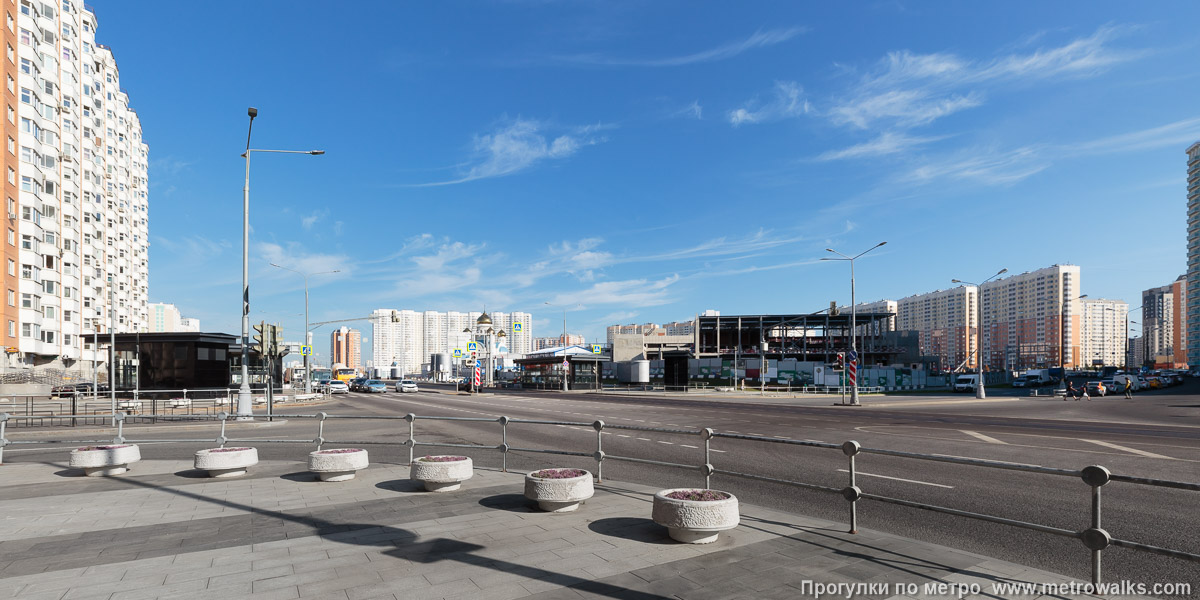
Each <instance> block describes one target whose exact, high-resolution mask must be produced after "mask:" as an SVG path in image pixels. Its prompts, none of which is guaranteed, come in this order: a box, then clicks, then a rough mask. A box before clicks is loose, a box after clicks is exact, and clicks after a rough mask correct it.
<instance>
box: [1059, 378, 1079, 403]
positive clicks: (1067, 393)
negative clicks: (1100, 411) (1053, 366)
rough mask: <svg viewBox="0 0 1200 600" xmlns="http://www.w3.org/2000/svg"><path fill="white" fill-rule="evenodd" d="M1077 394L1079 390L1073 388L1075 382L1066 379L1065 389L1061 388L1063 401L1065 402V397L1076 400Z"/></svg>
mask: <svg viewBox="0 0 1200 600" xmlns="http://www.w3.org/2000/svg"><path fill="white" fill-rule="evenodd" d="M1078 396H1079V390H1076V389H1075V382H1073V381H1070V380H1068V381H1067V389H1065V390H1063V402H1066V401H1067V398H1075V399H1076V400H1078V399H1079V397H1078Z"/></svg>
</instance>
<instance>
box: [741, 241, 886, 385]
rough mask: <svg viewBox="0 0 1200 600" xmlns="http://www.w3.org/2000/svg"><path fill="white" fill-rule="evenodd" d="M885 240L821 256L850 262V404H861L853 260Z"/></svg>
mask: <svg viewBox="0 0 1200 600" xmlns="http://www.w3.org/2000/svg"><path fill="white" fill-rule="evenodd" d="M886 243H887V242H879V243H878V244H875V245H874V246H871V247H870V248H867V249H866V250H863V251H862V252H859V253H858V254H857V255H855V256H846V255H845V254H842V253H841V252H838V251H837V250H834V249H833V248H826V249H825V251H826V252H832V253H834V254H836V255H838V256H840V257H841V258H822V259H821V260H844V261H849V263H850V359H851V360H852V361H854V368H855V372H854V383H853V385H851V386H850V406H861V404H860V403H859V401H858V364H859V363H858V331H857V325H858V323H857V317H858V310H857V307H856V306H855V301H854V261H855V260H858V259H859V258H861V257H862V255H864V254H866V253H868V252H870V251H872V250H874V249H876V248H878V247H880V246H882V245H884V244H886ZM764 363H765V361H764Z"/></svg>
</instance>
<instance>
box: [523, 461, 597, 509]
mask: <svg viewBox="0 0 1200 600" xmlns="http://www.w3.org/2000/svg"><path fill="white" fill-rule="evenodd" d="M573 473H581V475H575V476H573V477H564V476H563V475H570V474H573ZM594 493H595V489H594V488H593V487H592V474H591V473H589V472H587V471H584V470H582V469H542V470H541V471H534V472H532V473H529V474H528V475H526V476H525V497H526V498H529V499H530V500H533V501H535V502H537V503H538V507H539V508H541V509H542V510H544V511H546V512H571V511H573V510H577V509H578V508H579V503H580V502H583V501H584V500H587V499H588V498H591V497H592V494H594Z"/></svg>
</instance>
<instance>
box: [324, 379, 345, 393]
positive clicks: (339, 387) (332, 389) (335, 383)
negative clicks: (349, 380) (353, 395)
mask: <svg viewBox="0 0 1200 600" xmlns="http://www.w3.org/2000/svg"><path fill="white" fill-rule="evenodd" d="M329 393H330V394H349V393H350V386H348V385H346V382H345V381H341V380H338V379H333V380H331V381H330V382H329Z"/></svg>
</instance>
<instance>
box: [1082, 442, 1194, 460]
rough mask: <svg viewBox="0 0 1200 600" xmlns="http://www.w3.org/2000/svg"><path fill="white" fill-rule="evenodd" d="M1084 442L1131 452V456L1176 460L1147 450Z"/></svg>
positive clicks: (1105, 443) (1108, 443) (1107, 443)
mask: <svg viewBox="0 0 1200 600" xmlns="http://www.w3.org/2000/svg"><path fill="white" fill-rule="evenodd" d="M1083 441H1085V442H1089V443H1092V444H1096V445H1097V446H1104V447H1105V448H1112V449H1113V450H1120V451H1122V452H1129V453H1131V454H1137V455H1138V456H1145V457H1147V458H1161V459H1164V460H1175V459H1174V458H1171V457H1170V456H1163V455H1161V454H1155V453H1153V452H1146V451H1145V450H1138V449H1137V448H1129V447H1127V446H1118V445H1116V444H1113V443H1110V442H1102V441H1100V440H1083Z"/></svg>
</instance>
